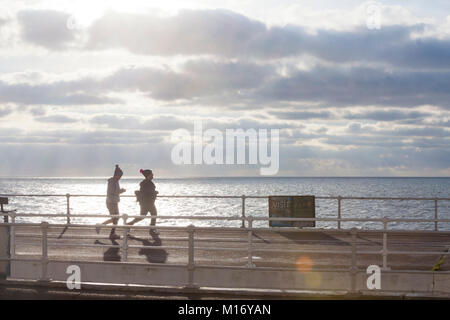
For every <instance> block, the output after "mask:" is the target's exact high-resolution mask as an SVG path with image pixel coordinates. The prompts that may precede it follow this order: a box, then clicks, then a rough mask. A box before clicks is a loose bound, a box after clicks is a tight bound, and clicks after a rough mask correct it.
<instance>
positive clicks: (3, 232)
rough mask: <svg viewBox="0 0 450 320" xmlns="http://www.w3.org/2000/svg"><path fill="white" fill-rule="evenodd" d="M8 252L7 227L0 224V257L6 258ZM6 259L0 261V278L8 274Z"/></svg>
mask: <svg viewBox="0 0 450 320" xmlns="http://www.w3.org/2000/svg"><path fill="white" fill-rule="evenodd" d="M8 254H9V227H8V226H2V225H0V259H5V258H8ZM8 266H9V263H8V261H0V279H4V278H5V277H6V275H7V274H8V269H9V268H8Z"/></svg>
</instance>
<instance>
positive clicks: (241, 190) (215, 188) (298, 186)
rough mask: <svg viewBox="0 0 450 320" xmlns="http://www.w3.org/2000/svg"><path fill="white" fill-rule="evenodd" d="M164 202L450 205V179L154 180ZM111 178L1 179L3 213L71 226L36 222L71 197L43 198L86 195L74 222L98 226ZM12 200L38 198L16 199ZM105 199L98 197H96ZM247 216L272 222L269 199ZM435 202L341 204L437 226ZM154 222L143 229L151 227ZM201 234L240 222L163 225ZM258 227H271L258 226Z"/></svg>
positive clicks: (226, 212) (127, 203)
mask: <svg viewBox="0 0 450 320" xmlns="http://www.w3.org/2000/svg"><path fill="white" fill-rule="evenodd" d="M140 181H141V179H139V178H123V179H122V180H120V184H121V187H122V188H125V189H126V190H127V191H126V192H125V193H124V195H127V196H129V197H122V199H121V202H120V213H121V214H124V213H126V214H128V215H138V214H139V204H138V203H137V202H136V199H135V198H134V197H133V196H134V191H135V190H138V189H139V182H140ZM154 183H155V185H156V188H157V190H158V191H159V195H166V196H168V195H197V196H198V195H205V196H211V195H218V196H242V195H245V196H271V195H285V196H293V195H315V196H316V197H329V196H331V197H337V196H342V197H426V198H435V197H437V198H450V178H370V177H369V178H363V177H358V178H335V177H332V178H327V177H314V178H310V177H308V178H303V177H242V178H240V177H222V178H221V177H216V178H188V179H155V180H154ZM106 185H107V178H106V177H103V178H98V177H96V178H0V194H1V195H2V196H5V195H9V204H8V205H7V206H5V209H7V210H12V209H16V210H17V213H18V214H30V215H33V216H31V217H18V218H17V222H31V223H39V222H42V221H48V222H49V223H65V221H66V220H65V218H57V217H38V216H36V215H37V214H47V215H48V214H65V213H66V197H64V196H46V197H38V196H37V195H42V194H45V195H65V194H71V195H84V196H80V197H71V199H70V213H71V222H72V223H77V224H95V223H99V222H102V221H103V220H105V219H106V218H107V217H108V211H107V209H106V205H105V197H104V195H105V193H106ZM12 195H36V196H29V197H15V196H12ZM93 195H99V196H100V197H93ZM241 206H242V200H241V199H240V198H237V199H216V198H164V197H160V198H158V199H157V200H156V207H157V210H158V215H159V216H188V217H192V216H201V217H208V216H210V217H216V216H219V217H239V216H241V212H242V207H241ZM315 207H316V209H315V210H316V217H317V218H336V217H337V207H338V205H337V200H335V199H316V203H315ZM245 213H246V216H254V217H268V216H269V207H268V199H267V198H262V199H246V205H245ZM434 213H435V207H434V201H433V200H431V201H430V200H427V201H417V200H413V201H411V200H408V201H406V200H401V201H400V200H342V204H341V214H342V218H382V217H388V218H393V219H394V218H402V219H403V218H406V219H433V218H434ZM80 214H99V215H104V216H105V218H91V217H88V218H86V217H77V215H80ZM438 216H439V218H440V219H450V201H448V200H441V201H438ZM148 223H149V220H144V221H141V222H139V224H138V225H146V224H148ZM189 224H193V225H195V226H199V227H212V226H214V227H218V226H222V227H238V226H240V225H241V222H240V221H224V220H214V219H206V220H189V219H170V218H169V219H159V220H158V225H163V226H186V225H189ZM336 226H337V223H336V222H334V221H333V222H317V224H316V228H325V229H329V228H336ZM341 226H342V228H352V227H357V228H362V229H380V228H382V225H381V223H379V222H342V225H341ZM255 227H268V222H266V221H260V222H256V223H255ZM438 227H439V230H450V223H448V222H440V223H439V225H438ZM388 228H389V229H405V230H433V229H434V223H433V222H423V223H416V222H392V223H390V224H389V225H388Z"/></svg>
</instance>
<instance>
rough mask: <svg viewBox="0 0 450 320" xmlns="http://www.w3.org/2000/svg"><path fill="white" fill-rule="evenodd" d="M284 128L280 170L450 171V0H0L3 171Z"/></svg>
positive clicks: (170, 168)
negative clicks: (176, 136)
mask: <svg viewBox="0 0 450 320" xmlns="http://www.w3.org/2000/svg"><path fill="white" fill-rule="evenodd" d="M196 121H197V122H198V121H202V123H203V124H204V126H205V127H206V128H215V129H218V130H221V131H222V132H225V130H226V129H239V128H242V129H244V130H247V129H255V130H260V129H269V130H270V129H279V130H280V131H279V135H280V144H279V155H280V160H279V161H280V164H279V171H278V175H279V176H433V177H444V176H445V177H448V176H450V143H449V142H450V134H449V133H450V129H449V128H450V2H449V1H444V0H442V1H440V0H435V1H419V0H409V1H406V0H404V1H400V0H398V1H353V0H341V1H331V0H330V1H325V0H323V1H322V0H318V1H301V0H297V1H294V0H277V1H275V0H273V1H272V0H264V1H262V0H239V1H238V0H236V1H234V0H232V1H223V0H222V1H211V0H182V1H181V0H164V1H140V0H127V1H118V0H109V1H106V0H105V1H95V0H89V1H87V0H79V1H66V0H58V1H46V0H42V1H41V0H29V1H18V0H0V155H1V161H0V163H1V164H0V176H61V177H62V176H64V177H65V176H108V175H111V174H112V172H113V170H114V165H115V164H116V163H117V164H120V165H121V167H122V168H123V169H124V172H125V175H129V176H137V175H138V171H139V169H140V168H150V169H153V170H154V172H155V177H166V178H176V177H195V176H258V175H259V173H260V170H259V166H257V165H206V164H204V165H198V164H197V165H176V164H174V163H173V161H171V151H172V150H173V147H174V141H173V140H171V134H172V133H173V132H174V131H175V130H177V129H180V128H185V129H187V130H189V131H193V126H194V123H195V122H196Z"/></svg>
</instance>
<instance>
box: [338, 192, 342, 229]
mask: <svg viewBox="0 0 450 320" xmlns="http://www.w3.org/2000/svg"><path fill="white" fill-rule="evenodd" d="M341 200H342V197H341V196H338V229H340V228H341Z"/></svg>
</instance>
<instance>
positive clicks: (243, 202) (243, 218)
mask: <svg viewBox="0 0 450 320" xmlns="http://www.w3.org/2000/svg"><path fill="white" fill-rule="evenodd" d="M245 198H246V196H245V195H242V196H241V199H242V226H241V228H245Z"/></svg>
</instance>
